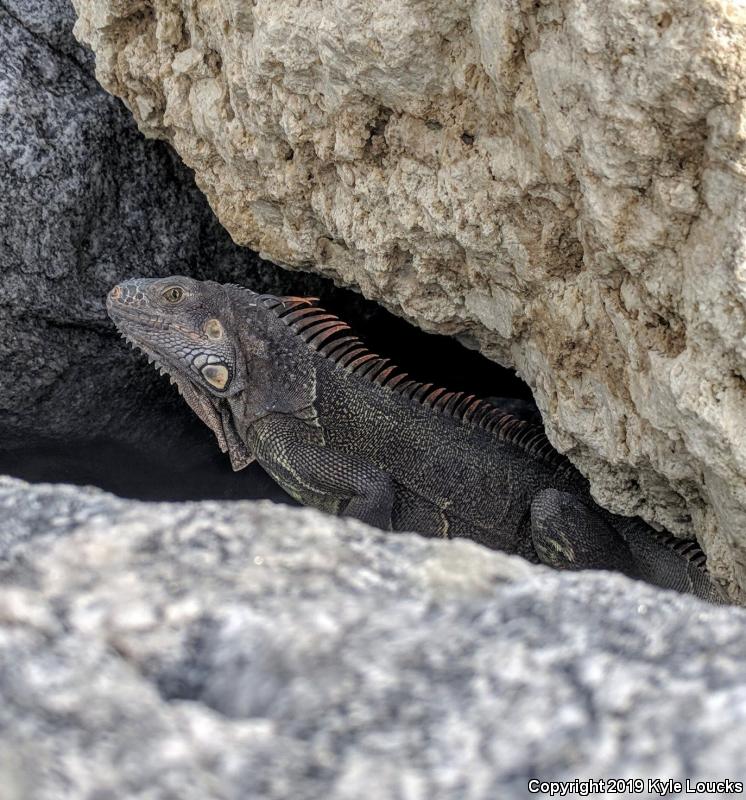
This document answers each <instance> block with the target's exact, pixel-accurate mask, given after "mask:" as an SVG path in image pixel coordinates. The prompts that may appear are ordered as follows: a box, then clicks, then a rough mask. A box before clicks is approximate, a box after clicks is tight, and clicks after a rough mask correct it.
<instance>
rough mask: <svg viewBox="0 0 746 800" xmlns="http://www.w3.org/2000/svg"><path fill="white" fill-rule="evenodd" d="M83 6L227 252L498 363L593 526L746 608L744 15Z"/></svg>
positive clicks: (101, 54)
mask: <svg viewBox="0 0 746 800" xmlns="http://www.w3.org/2000/svg"><path fill="white" fill-rule="evenodd" d="M73 2H74V4H75V6H76V9H77V11H78V14H79V21H78V23H77V27H76V33H77V35H78V36H79V37H80V39H81V40H83V41H85V42H87V43H88V44H90V45H91V46H92V47H93V49H94V51H95V52H96V55H97V76H98V78H99V80H100V81H101V82H102V83H103V84H104V86H105V87H106V88H108V89H109V90H110V91H112V92H113V93H114V94H116V95H118V96H120V97H122V98H124V100H125V102H126V103H127V104H128V106H129V107H130V108H131V110H132V112H133V114H134V116H135V118H136V120H137V122H138V124H139V126H140V128H141V130H142V131H144V132H145V133H146V134H147V135H149V136H155V137H162V138H165V139H167V140H168V141H170V142H171V143H172V144H173V145H174V146H175V148H176V150H177V151H178V152H179V153H180V154H181V156H182V157H183V159H184V160H185V161H186V163H187V164H189V165H190V166H192V167H193V168H194V169H195V170H196V175H197V181H198V183H199V185H200V186H201V188H202V189H203V190H204V191H205V193H206V195H207V197H208V199H209V200H210V203H211V204H212V206H213V208H214V209H215V211H216V212H217V214H218V217H219V218H220V220H221V221H222V223H223V224H224V225H225V226H226V228H227V229H228V230H229V231H230V233H231V234H232V236H233V237H234V238H235V239H236V240H237V241H239V242H242V243H245V244H249V245H251V246H252V247H255V248H257V249H260V250H261V251H262V252H264V253H266V254H268V255H269V257H271V258H272V259H274V260H276V261H279V262H285V263H288V264H291V265H296V266H302V267H308V268H314V269H318V270H319V271H321V272H323V273H324V274H327V275H331V276H333V277H334V278H335V279H336V280H338V281H341V282H343V283H345V284H348V285H351V286H356V287H359V288H360V289H362V291H363V292H364V293H365V294H366V295H367V296H369V297H374V298H377V299H380V300H381V301H382V302H383V303H384V304H385V305H387V306H388V307H390V308H392V309H394V310H396V311H397V312H399V313H401V314H403V315H405V316H407V317H409V318H411V319H413V320H415V321H416V322H418V323H419V324H420V325H421V326H423V327H425V328H427V329H437V330H439V331H442V332H447V333H452V334H455V335H457V336H459V337H461V338H462V340H464V341H466V342H468V343H472V344H476V345H477V346H479V347H480V348H481V349H482V350H483V351H484V352H485V353H486V354H488V355H489V356H491V357H493V358H495V359H498V360H500V361H501V362H504V363H510V364H514V365H515V366H516V367H517V368H518V370H519V372H520V373H521V374H522V375H523V376H524V377H525V378H526V380H527V381H528V382H529V383H530V384H531V386H532V388H533V389H534V391H535V394H536V397H537V400H538V403H539V405H540V407H541V409H542V411H543V413H544V416H545V420H546V422H547V424H548V428H549V432H550V435H551V438H552V439H553V441H554V442H555V443H556V444H557V445H558V446H559V447H560V449H562V450H563V451H566V452H568V453H569V454H570V455H571V457H572V458H573V460H574V461H575V462H576V463H577V464H578V465H579V466H580V467H581V468H582V469H583V470H584V471H585V472H586V473H587V474H589V475H590V477H591V479H592V480H593V483H594V488H595V492H596V496H597V497H598V499H599V500H600V501H601V502H602V503H604V504H605V505H607V506H608V507H610V508H613V509H615V510H619V511H622V512H625V513H631V512H637V513H640V514H642V515H643V516H644V517H646V518H647V519H649V520H651V521H657V522H659V523H662V524H664V525H665V526H667V527H668V528H669V529H671V530H673V531H675V532H678V533H688V534H691V533H692V532H696V533H697V535H698V537H699V538H700V541H701V543H702V544H703V546H704V548H705V550H706V551H707V553H708V556H709V558H710V563H711V564H712V566H713V567H714V569H715V570H716V571H717V573H718V574H719V575H721V576H724V577H727V578H729V579H733V578H734V577H735V578H736V579H737V580H738V581H739V582H740V584H741V587H743V588H746V536H744V533H743V531H744V530H745V529H746V424H744V421H745V420H746V382H745V374H746V313H745V305H746V265H745V264H746V262H745V260H744V253H743V250H744V236H745V235H746V234H744V231H745V230H746V226H744V176H745V175H746V155H745V153H746V148H745V147H744V141H745V139H746V133H744V131H745V130H746V124H744V120H745V119H746V113H745V112H744V101H743V99H742V97H743V86H744V80H745V79H746V61H745V59H744V54H745V53H746V12H744V10H743V8H742V7H741V5H739V4H737V3H730V2H721V0H668V1H666V0H644V2H643V0H625V2H614V3H608V2H606V0H543V2H539V3H526V2H519V0H509V1H508V2H500V3H497V2H494V1H493V0H457V1H456V0H396V2H388V1H386V2H380V0H354V2H353V0H335V2H324V3H321V2H312V1H311V0H309V1H308V2H301V3H299V2H296V1H295V0H279V1H278V0H255V2H253V3H237V2H229V1H228V0H223V1H222V2H220V1H218V0H215V1H213V2H207V1H205V2H199V3H190V4H178V3H174V2H171V0H149V1H148V2H142V0H73ZM732 588H733V589H734V591H735V587H732Z"/></svg>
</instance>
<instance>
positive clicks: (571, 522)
mask: <svg viewBox="0 0 746 800" xmlns="http://www.w3.org/2000/svg"><path fill="white" fill-rule="evenodd" d="M531 536H532V538H533V543H534V547H535V548H536V552H537V554H538V555H539V558H540V560H541V561H542V562H543V563H544V564H547V565H548V566H550V567H555V568H556V569H610V570H617V571H618V572H623V573H624V574H625V575H628V576H629V577H632V578H640V577H642V576H641V574H640V570H639V568H638V566H637V563H636V561H635V559H634V556H633V555H632V552H631V551H630V549H629V547H628V546H627V543H626V542H625V541H624V539H623V538H622V537H621V536H620V535H619V534H618V533H617V532H616V531H615V530H614V529H613V528H612V527H611V525H609V524H608V523H607V522H606V520H605V519H603V517H601V516H600V515H599V514H597V513H595V512H594V511H592V510H591V509H590V508H589V507H588V506H587V505H586V504H585V503H584V502H583V501H582V500H581V499H580V498H578V497H576V496H575V495H573V494H568V493H567V492H559V491H557V490H556V489H544V490H543V491H541V492H539V493H538V494H537V495H536V496H535V497H534V499H533V501H532V503H531Z"/></svg>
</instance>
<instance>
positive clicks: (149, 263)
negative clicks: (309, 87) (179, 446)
mask: <svg viewBox="0 0 746 800" xmlns="http://www.w3.org/2000/svg"><path fill="white" fill-rule="evenodd" d="M73 21H74V12H73V9H72V7H71V6H70V4H69V3H68V2H67V0H0V130H1V131H2V137H0V187H2V191H0V220H2V228H1V229H0V242H1V245H0V330H2V332H3V335H2V337H0V363H2V366H3V375H2V379H1V380H0V447H3V446H8V445H11V444H12V443H13V441H20V442H24V443H26V442H27V441H28V438H29V436H38V435H43V436H46V437H54V436H57V437H65V438H67V439H70V438H73V437H83V436H85V437H87V438H94V437H96V436H107V437H117V436H119V437H120V438H124V437H127V438H128V439H129V440H130V441H131V442H132V441H134V440H135V439H138V438H140V439H147V441H148V442H149V443H150V444H151V445H152V446H157V445H158V444H159V443H161V444H163V445H164V446H165V445H167V444H168V442H169V441H173V440H174V439H176V438H178V435H179V434H184V432H185V431H187V430H188V429H190V428H192V427H194V418H193V415H192V413H191V412H190V411H189V410H188V409H187V408H186V406H185V405H184V403H183V402H182V401H181V399H180V398H178V396H177V395H176V394H175V393H174V392H172V391H170V390H169V387H168V381H167V380H165V379H162V378H159V377H158V376H157V375H156V374H155V372H154V371H152V370H147V369H144V368H143V363H142V362H140V360H139V359H136V358H134V357H133V354H132V353H131V351H129V350H128V349H127V348H126V346H125V345H124V343H123V342H122V341H121V339H120V337H119V336H118V334H117V333H116V331H115V330H114V328H113V326H112V325H111V323H110V321H109V320H108V318H107V316H106V311H105V308H104V297H105V294H106V292H107V291H108V289H109V288H110V287H111V286H112V285H113V284H114V283H116V282H117V281H119V280H121V279H123V278H126V277H130V276H132V275H164V274H170V273H174V272H182V273H186V274H190V275H194V276H195V277H198V276H199V277H202V278H206V277H214V278H216V279H218V280H226V281H230V280H233V281H235V280H239V279H240V280H246V279H247V275H250V278H249V280H250V281H251V282H252V283H253V282H255V283H256V285H257V286H259V287H261V288H262V289H264V290H268V289H270V288H272V289H274V290H282V289H283V288H284V289H285V290H287V289H289V288H290V287H291V286H293V287H295V288H296V290H298V283H299V280H298V276H295V277H294V276H290V275H287V273H285V271H283V270H280V269H277V268H274V267H271V266H270V265H264V264H262V263H261V262H259V261H258V259H257V258H256V256H255V255H254V254H252V253H251V252H249V251H247V250H246V249H242V248H239V247H237V246H236V245H235V244H234V243H233V242H231V240H230V237H229V236H228V235H227V233H226V232H225V231H224V230H223V228H222V227H221V226H220V224H219V223H218V222H217V220H215V217H214V215H213V213H212V211H211V210H210V208H209V206H208V205H207V203H206V201H205V199H204V197H203V196H202V193H201V192H200V191H199V190H198V189H197V188H196V187H195V186H194V181H193V177H192V175H191V174H190V171H189V170H188V169H186V168H185V167H184V166H183V165H181V164H180V163H179V160H178V158H176V157H175V156H174V154H173V152H172V151H171V150H170V148H168V147H166V146H165V145H163V144H162V143H154V142H147V141H145V140H144V139H143V138H142V136H141V135H140V134H139V133H138V131H137V128H136V126H135V124H134V123H133V121H132V118H131V116H130V115H129V114H128V113H127V111H126V109H124V108H122V106H121V104H120V103H119V102H118V101H116V100H115V99H114V98H112V97H110V96H109V95H107V94H106V93H105V92H104V91H103V90H102V89H101V87H100V86H99V85H98V83H97V82H96V80H95V78H94V76H93V58H92V56H91V55H90V53H89V51H87V50H85V49H84V48H83V47H81V46H80V45H78V44H77V42H76V41H75V39H74V37H73V36H72V25H73ZM319 282H320V281H319V279H315V280H311V279H310V278H309V279H307V281H306V286H307V287H308V288H310V289H312V290H313V289H318V285H319ZM309 284H310V286H309ZM300 288H301V289H302V288H303V287H302V286H301V287H300ZM201 427H202V426H200V433H202V431H201ZM197 438H198V442H197V443H198V444H199V443H202V442H204V443H206V444H207V446H208V447H209V449H210V452H211V451H212V449H214V442H213V441H212V436H211V435H210V434H209V432H208V431H207V430H206V429H205V431H204V436H203V437H201V438H200V437H199V436H198V437H197Z"/></svg>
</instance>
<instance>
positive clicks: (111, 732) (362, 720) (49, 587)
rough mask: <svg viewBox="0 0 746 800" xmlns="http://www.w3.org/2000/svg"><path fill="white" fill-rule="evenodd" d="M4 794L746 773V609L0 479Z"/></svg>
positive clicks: (288, 524)
mask: <svg viewBox="0 0 746 800" xmlns="http://www.w3.org/2000/svg"><path fill="white" fill-rule="evenodd" d="M0 515H1V516H0V519H2V523H0V558H1V559H2V561H1V562H0V564H1V566H0V696H2V697H3V698H4V699H3V702H2V703H0V773H1V774H0V779H1V781H2V786H3V787H4V791H5V794H4V795H3V796H4V798H6V800H52V798H54V799H55V800H57V798H60V797H64V798H66V800H76V799H77V798H94V797H95V798H96V799H97V800H103V799H104V798H115V797H116V798H119V797H127V798H145V797H147V798H157V799H158V800H160V798H174V799H176V798H178V800H190V799H191V798H194V799H195V800H205V798H235V799H236V800H238V799H239V798H258V797H263V798H264V797H267V798H287V797H293V798H295V799H296V800H303V799H304V798H309V800H310V798H318V797H326V798H344V799H345V800H353V798H361V797H375V798H377V800H381V799H382V798H407V799H408V800H409V798H411V799H412V800H419V798H430V797H437V798H453V799H454V800H456V799H458V800H465V798H485V799H486V798H496V797H500V798H511V797H525V796H526V782H527V779H528V778H530V777H541V778H574V777H593V776H606V777H609V776H612V775H614V776H625V775H626V776H633V775H634V776H642V777H647V776H650V777H674V778H684V777H687V776H690V777H692V776H699V777H715V778H725V777H730V778H737V777H741V778H743V777H744V775H745V774H746V757H745V756H744V750H743V735H742V734H743V730H744V726H745V725H746V673H744V670H743V664H744V655H746V652H745V651H746V644H745V643H746V612H745V611H743V610H741V609H736V608H715V607H710V606H707V605H706V604H704V603H701V602H700V601H698V600H696V599H694V598H690V597H684V596H679V595H676V594H673V593H668V592H662V591H659V590H657V589H654V588H652V587H649V586H645V585H642V584H639V583H635V582H631V581H629V580H627V579H625V578H623V577H621V576H618V575H612V574H603V573H585V574H562V573H555V572H551V571H549V570H547V569H544V568H539V567H532V566H530V565H528V564H526V563H525V562H522V561H520V560H518V559H516V558H512V557H508V556H505V555H502V554H499V553H494V552H489V551H486V550H484V549H482V548H480V547H479V546H477V545H475V544H473V543H471V542H466V541H458V542H450V541H436V540H427V539H423V538H419V537H417V536H414V535H411V536H410V535H386V534H383V533H380V532H377V531H374V530H372V529H369V528H367V527H365V526H363V525H361V524H359V523H356V522H351V521H344V520H338V519H333V518H328V517H325V516H323V515H321V514H319V513H317V512H314V511H310V510H293V509H288V508H285V507H282V506H275V505H272V504H270V503H266V502H262V503H246V502H242V503H232V504H230V503H223V504H218V503H214V502H205V503H192V504H178V505H168V504H143V503H137V502H132V501H124V500H120V499H117V498H115V497H112V496H110V495H107V494H104V493H102V492H100V491H97V490H90V489H77V488H72V487H66V486H44V485H41V486H31V485H28V484H25V483H23V482H20V481H16V480H13V479H9V478H0Z"/></svg>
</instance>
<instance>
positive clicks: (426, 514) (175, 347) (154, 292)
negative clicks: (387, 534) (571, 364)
mask: <svg viewBox="0 0 746 800" xmlns="http://www.w3.org/2000/svg"><path fill="white" fill-rule="evenodd" d="M107 308H108V312H109V315H110V316H111V318H112V320H113V321H114V323H115V324H116V326H117V328H118V329H119V331H120V333H122V334H123V335H124V337H125V338H126V339H127V340H128V341H129V342H130V344H132V345H133V346H136V347H138V348H139V349H140V350H142V351H143V352H144V353H145V354H146V355H147V356H149V358H150V359H151V360H152V361H154V362H155V364H156V366H157V367H158V368H159V369H160V371H161V372H166V373H168V374H169V375H170V376H171V381H172V383H175V384H176V385H177V387H178V389H179V391H180V392H181V394H182V395H183V397H184V399H185V400H186V402H187V403H188V404H189V406H190V407H191V408H192V410H193V411H194V412H195V413H196V414H197V416H198V417H199V418H200V419H201V420H202V421H203V422H204V423H205V424H206V425H207V426H208V427H209V428H211V429H212V431H213V433H214V434H215V436H216V437H217V440H218V444H219V445H220V447H221V449H222V450H223V451H224V452H227V453H228V456H229V457H230V461H231V464H232V466H233V469H234V470H240V469H242V468H244V467H246V466H247V465H248V464H249V463H251V462H252V461H253V460H254V459H256V460H257V461H258V462H259V463H260V464H261V466H262V467H264V469H265V470H266V471H267V472H268V473H269V474H270V475H271V476H272V477H273V478H274V479H275V480H276V481H277V482H278V483H279V484H280V485H281V486H282V487H283V488H284V489H285V490H286V491H287V492H288V493H289V494H290V495H292V496H293V497H294V498H296V499H297V500H299V501H300V502H301V503H304V504H306V505H310V506H315V507H316V508H318V509H321V510H322V511H326V512H328V513H330V514H338V515H346V516H350V517H356V518H357V519H359V520H362V521H363V522H366V523H369V524H370V525H374V526H376V527H378V528H382V529H383V530H394V531H414V532H418V533H421V534H425V535H428V536H441V537H448V538H451V537H457V536H463V537H468V538H470V539H473V540H476V541H477V542H481V543H482V544H484V545H486V546H487V547H490V548H495V549H498V550H503V551H506V552H508V553H517V554H519V555H521V556H523V557H525V558H527V559H529V560H530V561H533V562H541V563H544V564H548V565H550V566H553V567H557V568H561V569H588V568H594V569H612V570H618V571H619V572H622V573H624V574H625V575H628V576H630V577H633V578H638V579H642V580H646V581H648V582H650V583H653V584H656V585H658V586H662V587H665V588H671V589H677V590H679V591H682V592H691V593H693V594H695V595H698V596H699V597H702V598H705V599H707V600H710V601H714V602H722V600H723V596H722V594H721V591H720V589H719V587H718V586H717V585H716V584H715V582H714V581H713V580H712V579H711V578H710V576H709V575H708V573H707V570H706V568H705V556H704V553H703V552H702V550H701V549H700V548H699V547H698V545H697V544H696V543H695V542H692V541H686V540H682V539H677V538H675V537H673V536H671V535H668V534H665V533H660V532H658V531H655V530H654V529H653V528H651V527H650V526H648V525H646V524H645V523H644V522H643V521H642V520H640V519H639V518H627V517H622V516H617V515H614V514H611V513H609V512H607V511H606V510H604V509H603V508H601V507H600V506H598V505H597V504H596V503H595V502H594V501H593V499H592V498H591V495H590V491H589V485H588V481H587V480H586V479H585V478H584V477H583V476H582V475H581V474H580V473H579V472H578V470H576V469H575V468H574V467H573V465H572V464H571V462H570V461H569V460H568V459H567V458H565V457H564V456H562V455H560V454H559V453H558V452H557V451H556V450H554V448H553V447H552V446H551V445H550V443H549V441H548V439H547V438H546V435H545V434H544V432H543V429H542V428H541V427H539V426H536V425H532V424H530V423H528V422H526V421H524V420H520V419H517V418H516V417H514V416H512V415H511V414H508V413H505V412H504V411H502V410H501V409H500V408H498V407H495V406H494V405H492V404H491V403H490V402H488V401H486V400H483V399H480V398H477V397H475V396H473V395H467V394H465V393H463V392H455V391H447V390H446V389H444V388H441V387H438V386H433V385H432V384H430V383H420V382H418V381H416V380H413V379H411V378H410V377H409V376H408V375H407V374H405V373H404V372H402V371H401V370H400V369H398V368H397V367H396V366H395V365H394V364H392V363H390V362H389V361H388V360H387V359H385V358H381V357H380V356H378V355H376V354H375V353H372V352H370V351H369V350H368V349H367V348H366V347H365V346H364V345H363V344H362V342H361V341H360V339H358V338H357V337H356V336H355V335H354V334H353V333H352V332H351V330H350V328H349V326H348V325H347V324H345V323H344V322H343V321H341V320H340V319H339V318H338V317H336V316H334V315H333V314H329V313H327V312H326V311H325V310H324V309H323V308H320V307H319V306H318V305H317V304H316V302H315V299H313V298H311V299H309V298H299V297H276V296H273V295H268V294H257V293H255V292H252V291H250V290H249V289H245V288H243V287H240V286H235V285H221V284H218V283H213V282H211V281H196V280H193V279H191V278H185V277H180V276H176V277H170V278H163V279H133V280H129V281H125V282H124V283H121V284H119V285H118V286H115V287H114V288H113V289H112V290H111V292H110V293H109V295H108V298H107Z"/></svg>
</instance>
